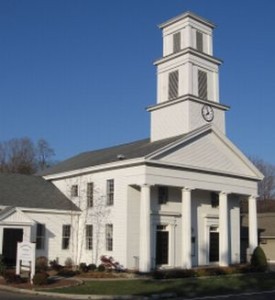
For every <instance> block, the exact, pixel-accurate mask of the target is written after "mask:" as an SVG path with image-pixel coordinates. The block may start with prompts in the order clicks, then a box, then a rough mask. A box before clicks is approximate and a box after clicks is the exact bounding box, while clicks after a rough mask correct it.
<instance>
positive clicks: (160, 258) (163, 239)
mask: <svg viewBox="0 0 275 300" xmlns="http://www.w3.org/2000/svg"><path fill="white" fill-rule="evenodd" d="M156 246H157V247H156V264H157V265H167V264H168V249H169V233H168V231H157V245H156Z"/></svg>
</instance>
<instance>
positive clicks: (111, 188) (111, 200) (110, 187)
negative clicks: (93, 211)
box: [107, 179, 114, 205]
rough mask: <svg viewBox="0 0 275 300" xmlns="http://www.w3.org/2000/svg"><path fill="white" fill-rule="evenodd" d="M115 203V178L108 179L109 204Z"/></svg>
mask: <svg viewBox="0 0 275 300" xmlns="http://www.w3.org/2000/svg"><path fill="white" fill-rule="evenodd" d="M113 204H114V179H109V180H107V205H113Z"/></svg>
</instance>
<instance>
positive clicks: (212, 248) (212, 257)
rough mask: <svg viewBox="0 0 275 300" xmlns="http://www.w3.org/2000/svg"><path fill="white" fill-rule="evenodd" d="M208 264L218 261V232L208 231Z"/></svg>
mask: <svg viewBox="0 0 275 300" xmlns="http://www.w3.org/2000/svg"><path fill="white" fill-rule="evenodd" d="M209 244H210V245H209V262H218V261H219V232H215V231H210V236H209Z"/></svg>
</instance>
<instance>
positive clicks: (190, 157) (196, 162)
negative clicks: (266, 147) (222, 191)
mask: <svg viewBox="0 0 275 300" xmlns="http://www.w3.org/2000/svg"><path fill="white" fill-rule="evenodd" d="M148 158H149V159H154V160H156V159H157V160H158V161H160V162H163V163H169V164H173V165H177V166H183V167H186V168H191V169H196V170H202V171H209V172H215V173H222V174H228V175H232V176H242V177H248V178H254V179H258V180H261V179H262V177H263V176H262V174H261V173H260V172H259V170H258V169H257V168H256V167H255V166H254V165H253V164H252V163H251V162H250V161H249V159H248V158H247V157H246V156H245V155H244V154H243V153H242V152H241V151H240V150H239V149H238V148H237V147H236V146H235V145H234V144H233V143H232V142H231V141H230V140H229V139H228V138H227V137H226V136H225V135H224V134H222V133H220V132H219V131H217V130H216V129H215V128H213V127H212V126H207V127H204V128H201V129H199V130H196V131H194V132H192V133H190V134H187V135H186V136H185V137H184V138H182V139H181V140H178V141H177V142H176V143H173V145H170V147H166V148H165V149H161V150H160V151H159V152H158V153H157V152H156V153H154V154H153V155H151V157H148Z"/></svg>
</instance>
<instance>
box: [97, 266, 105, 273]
mask: <svg viewBox="0 0 275 300" xmlns="http://www.w3.org/2000/svg"><path fill="white" fill-rule="evenodd" d="M105 269H106V268H105V266H104V265H99V266H98V268H97V270H98V272H104V271H105Z"/></svg>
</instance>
